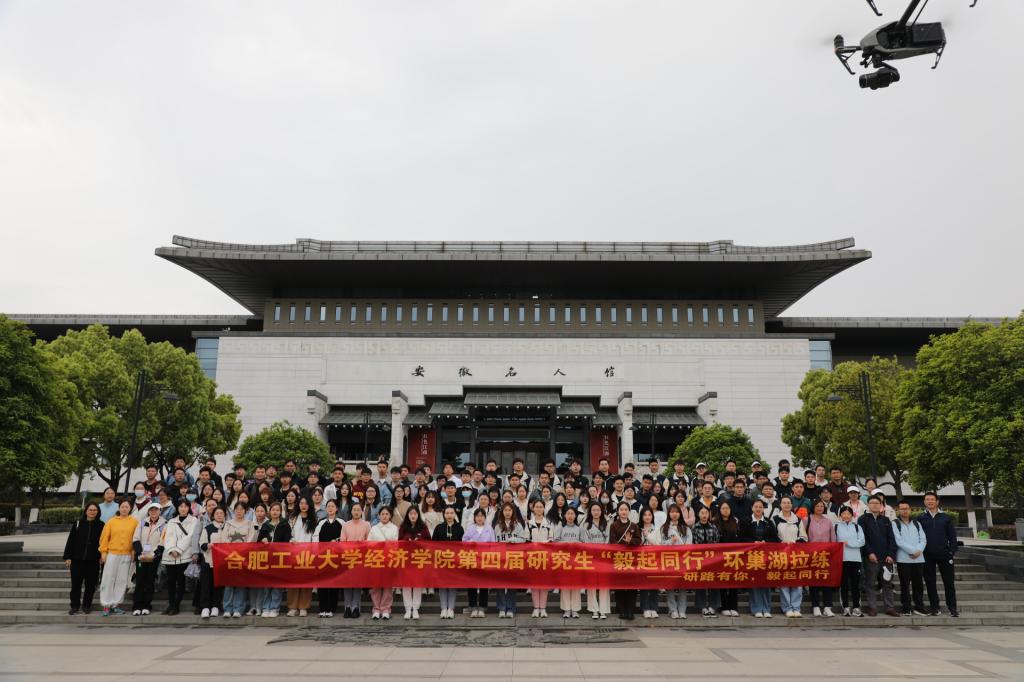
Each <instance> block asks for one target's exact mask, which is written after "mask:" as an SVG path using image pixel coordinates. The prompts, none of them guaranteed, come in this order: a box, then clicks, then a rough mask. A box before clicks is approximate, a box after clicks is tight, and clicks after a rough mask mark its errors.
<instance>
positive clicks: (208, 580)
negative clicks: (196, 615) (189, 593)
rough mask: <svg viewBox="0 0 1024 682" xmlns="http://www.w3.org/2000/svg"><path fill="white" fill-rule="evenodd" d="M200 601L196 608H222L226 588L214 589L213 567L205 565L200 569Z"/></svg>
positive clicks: (198, 596) (197, 593)
mask: <svg viewBox="0 0 1024 682" xmlns="http://www.w3.org/2000/svg"><path fill="white" fill-rule="evenodd" d="M196 597H197V598H198V601H197V602H196V606H197V607H199V608H200V609H212V608H214V607H216V608H218V609H219V608H220V607H221V604H222V603H223V602H224V588H223V587H214V585H213V567H211V566H208V565H207V564H205V563H204V564H203V565H202V566H201V567H200V569H199V587H198V588H197V589H196Z"/></svg>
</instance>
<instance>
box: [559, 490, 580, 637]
mask: <svg viewBox="0 0 1024 682" xmlns="http://www.w3.org/2000/svg"><path fill="white" fill-rule="evenodd" d="M582 534H583V529H582V528H580V527H579V526H578V525H576V510H575V509H573V508H572V507H569V506H566V507H563V508H562V522H561V523H560V524H558V525H557V526H555V542H566V543H568V542H572V543H578V542H581V541H582ZM582 594H583V591H582V590H579V589H575V590H567V589H562V590H560V591H559V593H558V601H559V602H560V604H559V605H560V606H561V607H562V618H579V617H580V608H582V602H581V599H582Z"/></svg>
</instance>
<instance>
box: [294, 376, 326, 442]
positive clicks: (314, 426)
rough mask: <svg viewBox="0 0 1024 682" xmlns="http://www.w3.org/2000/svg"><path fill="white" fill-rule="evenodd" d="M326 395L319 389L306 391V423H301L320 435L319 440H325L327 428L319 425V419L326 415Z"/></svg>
mask: <svg viewBox="0 0 1024 682" xmlns="http://www.w3.org/2000/svg"><path fill="white" fill-rule="evenodd" d="M327 410H328V407H327V396H325V395H324V394H323V393H321V392H320V391H318V390H316V389H315V388H314V389H310V390H308V391H306V415H307V419H306V423H305V424H301V426H305V427H306V428H307V429H309V430H310V431H312V432H313V433H315V434H316V435H317V436H319V437H320V440H322V441H323V442H325V443H326V442H327V429H326V428H324V427H322V426H320V421H321V420H322V419H323V418H324V417H326V416H327Z"/></svg>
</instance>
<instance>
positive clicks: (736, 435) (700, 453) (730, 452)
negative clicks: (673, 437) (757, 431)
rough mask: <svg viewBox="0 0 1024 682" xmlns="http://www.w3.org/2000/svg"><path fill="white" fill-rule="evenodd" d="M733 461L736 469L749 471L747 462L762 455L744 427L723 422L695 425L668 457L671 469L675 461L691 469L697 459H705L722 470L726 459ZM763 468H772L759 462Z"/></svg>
mask: <svg viewBox="0 0 1024 682" xmlns="http://www.w3.org/2000/svg"><path fill="white" fill-rule="evenodd" d="M729 459H734V460H736V469H737V471H750V465H751V464H753V463H754V462H757V461H761V455H759V454H758V452H757V448H755V447H754V444H753V443H752V442H751V441H750V436H748V435H747V434H746V433H745V432H744V431H743V429H739V428H734V427H732V426H727V425H725V424H712V425H710V426H698V427H697V428H695V429H694V430H693V431H691V432H690V435H688V436H687V437H686V438H685V439H684V440H683V442H682V443H680V444H679V446H678V447H676V451H675V452H674V453H672V456H671V457H670V458H669V460H668V464H669V467H670V468H671V466H672V465H674V464H675V463H676V462H677V461H681V462H682V463H683V464H685V465H686V469H687V471H693V469H694V467H696V466H697V463H698V462H704V463H705V464H707V465H708V468H709V469H710V470H711V471H713V472H715V473H721V472H723V471H725V462H726V460H729ZM761 464H762V465H763V466H764V469H765V471H769V470H770V469H771V467H769V466H768V464H767V463H765V462H763V461H761Z"/></svg>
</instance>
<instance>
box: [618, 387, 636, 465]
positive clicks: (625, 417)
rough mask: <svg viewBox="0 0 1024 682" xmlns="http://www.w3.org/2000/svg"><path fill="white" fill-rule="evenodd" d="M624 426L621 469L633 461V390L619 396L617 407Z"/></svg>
mask: <svg viewBox="0 0 1024 682" xmlns="http://www.w3.org/2000/svg"><path fill="white" fill-rule="evenodd" d="M616 411H617V412H618V413H619V419H621V420H622V426H620V427H619V440H620V441H621V442H622V452H620V453H619V470H620V471H621V470H622V467H623V466H625V465H626V464H627V463H628V462H632V461H633V392H632V391H625V392H623V394H622V395H620V396H619V404H618V407H617V408H616Z"/></svg>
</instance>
